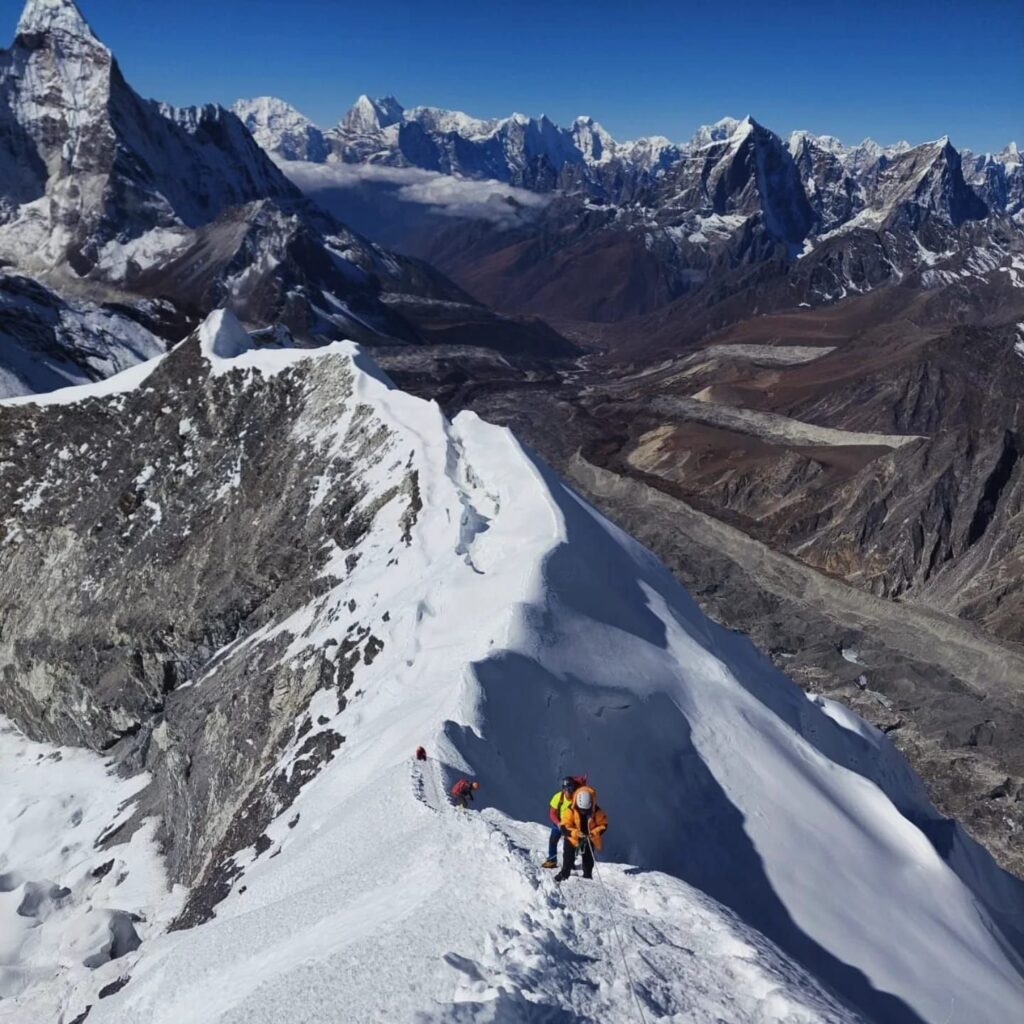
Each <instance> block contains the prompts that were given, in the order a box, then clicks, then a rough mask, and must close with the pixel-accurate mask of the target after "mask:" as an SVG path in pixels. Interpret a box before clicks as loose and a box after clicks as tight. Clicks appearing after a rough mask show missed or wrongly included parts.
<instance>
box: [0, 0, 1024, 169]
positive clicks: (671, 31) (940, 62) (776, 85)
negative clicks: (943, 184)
mask: <svg viewBox="0 0 1024 1024" xmlns="http://www.w3.org/2000/svg"><path fill="white" fill-rule="evenodd" d="M0 5H2V6H0V14H2V17H3V20H4V22H5V24H4V25H3V26H0V29H2V31H0V37H2V38H4V39H5V40H9V39H10V38H11V37H12V36H13V31H14V25H15V23H16V21H17V16H18V13H19V12H20V9H21V2H20V0H0ZM79 6H80V8H81V10H82V12H83V13H84V14H85V16H86V18H87V19H88V20H89V22H90V23H91V24H92V26H93V28H94V29H95V31H96V32H97V34H98V35H99V36H100V38H101V39H103V40H104V41H105V42H106V43H107V44H108V45H109V46H110V47H111V48H112V49H113V51H114V53H115V55H116V56H117V57H118V59H119V61H120V63H121V66H122V68H123V70H124V72H125V75H126V77H127V78H128V80H129V82H131V83H132V85H133V86H134V87H135V88H136V89H137V90H138V91H139V92H141V93H142V94H143V95H146V96H152V97H155V98H157V99H161V100H166V101H168V102H170V103H175V104H179V105H180V104H190V103H199V102H204V101H211V100H212V101H217V102H221V103H231V102H232V101H234V100H235V99H237V98H238V97H240V96H256V95H264V94H269V95H275V96H279V97H281V98H282V99H286V100H288V101H289V102H290V103H292V104H294V105H295V106H296V107H298V108H299V109H300V110H302V111H303V112H304V113H305V114H307V115H308V116H309V117H311V118H313V120H315V121H316V122H317V123H319V124H321V125H323V126H328V125H331V124H333V123H334V122H335V121H337V120H338V118H339V117H340V116H341V114H342V113H343V112H344V110H345V109H346V108H347V107H348V106H349V105H350V104H351V102H352V101H353V100H354V99H355V97H356V96H357V95H358V94H359V93H361V92H366V93H369V94H371V95H385V94H388V93H391V94H394V95H395V96H396V97H397V98H398V99H399V100H400V101H401V102H402V103H404V104H405V105H407V106H414V105H417V104H430V105H434V106H443V107H453V108H456V109H460V110H465V111H467V112H469V113H472V114H476V115H478V116H481V117H489V116H494V115H504V114H508V113H511V112H512V111H513V110H518V111H521V112H523V113H526V114H533V115H538V114H541V113H546V114H548V115H549V116H550V117H552V118H554V119H555V120H556V121H559V122H562V123H565V122H568V121H569V120H571V119H572V118H573V117H574V116H575V115H577V114H581V113H582V114H590V115H591V116H593V117H596V118H597V119H598V120H600V121H601V122H602V123H603V124H604V125H605V126H606V127H607V128H608V130H609V131H611V133H612V134H613V135H615V136H616V137H618V138H628V137H633V136H637V135H649V134H660V135H668V136H669V137H670V138H672V139H683V138H687V137H689V135H690V134H691V133H692V131H693V129H694V128H695V127H696V126H697V125H698V124H701V123H705V122H708V121H714V120H717V119H718V118H719V117H721V116H723V115H724V114H732V115H734V116H737V117H741V116H743V115H744V114H747V113H749V114H752V115H753V116H754V117H755V118H757V119H758V120H759V121H761V122H762V123H763V124H765V125H767V126H768V127H770V128H772V129H774V130H775V131H778V132H780V133H784V132H788V131H790V130H792V129H794V128H807V129H810V130H811V131H815V132H819V133H829V134H833V135H838V136H839V137H840V138H842V139H843V140H844V141H847V142H857V141H859V140H860V139H861V138H863V137H864V136H865V135H871V136H873V137H874V138H875V139H877V140H878V141H879V142H883V143H885V142H892V141H895V140H896V139H898V138H907V139H908V140H910V141H911V142H921V141H924V140H926V139H932V138H936V137H937V136H940V135H944V134H948V135H949V136H950V137H951V138H952V140H953V143H954V144H955V145H958V146H961V147H962V146H968V147H970V148H972V149H975V150H985V149H1000V148H1002V146H1003V145H1005V143H1006V142H1007V141H1008V140H1009V139H1011V138H1015V139H1017V141H1018V142H1020V143H1021V144H1022V145H1024V2H1022V0H976V2H974V3H970V4H968V3H967V0H862V2H849V0H847V2H837V0H818V2H810V0H763V2H757V3H755V2H750V0H733V2H731V3H730V2H727V0H717V2H705V0H674V2H668V0H666V2H651V0H617V2H614V3H612V2H605V0H590V2H585V3H579V2H573V0H544V2H535V0H505V2H500V3H499V2H493V0H444V2H429V0H392V2H383V0H376V2H374V0H359V2H353V0H173V2H160V0H80V3H79Z"/></svg>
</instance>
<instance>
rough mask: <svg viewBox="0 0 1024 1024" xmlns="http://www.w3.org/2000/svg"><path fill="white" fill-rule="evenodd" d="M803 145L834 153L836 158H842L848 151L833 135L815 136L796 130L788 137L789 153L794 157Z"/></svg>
mask: <svg viewBox="0 0 1024 1024" xmlns="http://www.w3.org/2000/svg"><path fill="white" fill-rule="evenodd" d="M805 143H810V144H811V145H813V146H817V147H818V149H822V150H824V151H825V152H826V153H834V154H835V155H836V156H840V157H841V156H844V155H845V154H846V153H847V152H848V151H849V150H848V148H847V147H846V146H845V145H843V142H842V140H840V139H837V138H836V137H835V136H834V135H816V134H815V133H814V132H809V131H806V130H804V129H798V130H797V131H795V132H791V133H790V136H789V151H790V153H792V154H793V156H796V154H797V153H798V152H799V151H800V147H801V146H803V145H804V144H805Z"/></svg>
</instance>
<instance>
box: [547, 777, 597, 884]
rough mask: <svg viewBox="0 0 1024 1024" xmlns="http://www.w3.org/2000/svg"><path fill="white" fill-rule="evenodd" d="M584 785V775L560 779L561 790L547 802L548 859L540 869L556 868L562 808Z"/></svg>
mask: <svg viewBox="0 0 1024 1024" xmlns="http://www.w3.org/2000/svg"><path fill="white" fill-rule="evenodd" d="M586 784H587V777H586V775H566V777H565V778H564V779H562V788H561V789H560V790H559V791H558V792H557V793H556V794H555V795H554V796H553V797H552V798H551V800H550V801H549V803H548V817H549V818H550V819H551V836H550V838H549V839H548V859H547V860H546V861H544V862H543V863H542V864H541V867H542V868H557V867H558V840H559V839H561V837H562V808H563V807H564V806H565V805H566V804H568V803H569V801H570V800H571V799H572V795H573V793H574V792H575V791H576V790H577V789H579V787H580V786H585V785H586Z"/></svg>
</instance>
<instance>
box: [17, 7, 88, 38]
mask: <svg viewBox="0 0 1024 1024" xmlns="http://www.w3.org/2000/svg"><path fill="white" fill-rule="evenodd" d="M48 32H59V33H61V34H62V35H64V36H74V37H77V38H80V39H88V40H91V41H92V42H94V43H97V44H98V43H99V40H98V39H97V38H96V36H95V35H94V34H93V31H92V29H91V28H90V27H89V23H88V22H87V21H86V20H85V18H84V17H83V16H82V12H81V11H80V10H79V9H78V6H77V4H75V2H74V0H28V3H26V4H25V9H24V10H23V11H22V12H21V17H20V18H19V19H18V29H17V35H19V36H34V35H40V34H43V33H48Z"/></svg>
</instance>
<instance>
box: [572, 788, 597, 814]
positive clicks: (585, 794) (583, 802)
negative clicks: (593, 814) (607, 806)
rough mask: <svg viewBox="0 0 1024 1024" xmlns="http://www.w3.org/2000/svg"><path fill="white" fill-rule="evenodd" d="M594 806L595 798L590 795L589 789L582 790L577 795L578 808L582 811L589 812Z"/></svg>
mask: <svg viewBox="0 0 1024 1024" xmlns="http://www.w3.org/2000/svg"><path fill="white" fill-rule="evenodd" d="M593 804H594V798H593V797H592V796H591V795H590V790H589V789H581V790H580V791H579V792H578V793H577V794H576V807H577V809H578V810H581V811H589V810H590V808H591V807H592V806H593Z"/></svg>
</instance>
